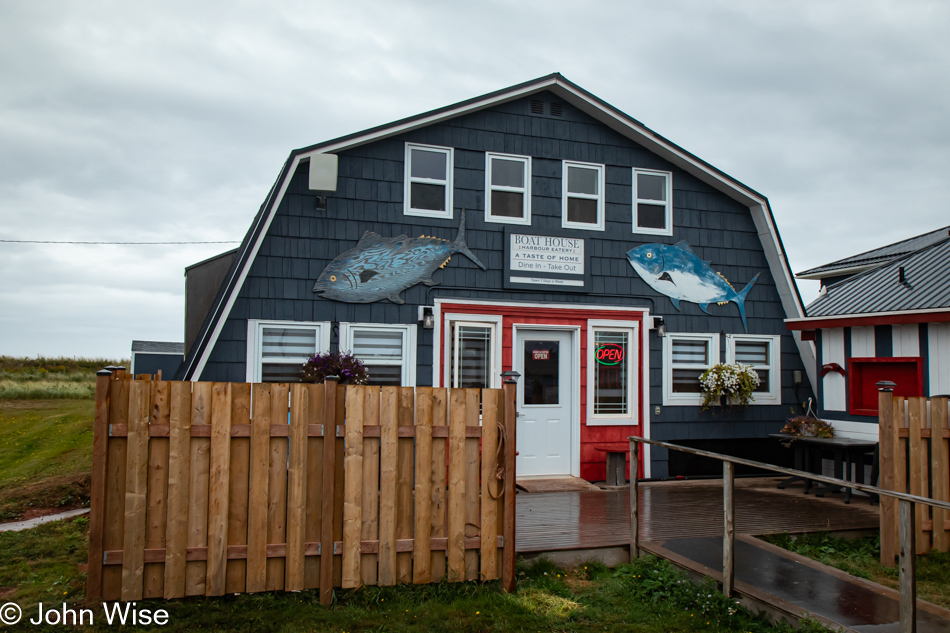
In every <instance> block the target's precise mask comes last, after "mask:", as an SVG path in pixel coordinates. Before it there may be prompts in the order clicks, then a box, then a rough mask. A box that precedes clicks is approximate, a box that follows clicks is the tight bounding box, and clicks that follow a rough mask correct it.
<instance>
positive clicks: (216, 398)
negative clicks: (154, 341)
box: [205, 382, 231, 596]
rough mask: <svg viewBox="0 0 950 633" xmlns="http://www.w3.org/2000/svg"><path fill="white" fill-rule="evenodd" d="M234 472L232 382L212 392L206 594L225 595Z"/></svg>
mask: <svg viewBox="0 0 950 633" xmlns="http://www.w3.org/2000/svg"><path fill="white" fill-rule="evenodd" d="M230 471H231V384H230V383H221V382H216V383H214V386H213V387H212V391H211V470H210V474H209V477H208V561H207V562H208V567H207V574H208V576H207V582H206V584H205V595H207V596H223V595H224V586H225V579H226V571H227V563H228V493H229V487H230Z"/></svg>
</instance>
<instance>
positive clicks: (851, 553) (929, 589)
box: [762, 534, 950, 609]
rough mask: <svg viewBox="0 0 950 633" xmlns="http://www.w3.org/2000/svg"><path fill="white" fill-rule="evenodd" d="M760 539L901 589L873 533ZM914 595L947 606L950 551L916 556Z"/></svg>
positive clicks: (782, 536) (895, 568) (948, 598)
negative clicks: (883, 561)
mask: <svg viewBox="0 0 950 633" xmlns="http://www.w3.org/2000/svg"><path fill="white" fill-rule="evenodd" d="M762 538H763V539H764V540H766V541H768V542H769V543H772V544H773V545H777V546H779V547H782V548H785V549H787V550H789V551H792V552H796V553H798V554H801V555H802V556H807V557H809V558H812V559H814V560H817V561H818V562H820V563H824V564H825V565H828V566H830V567H837V568H838V569H840V570H842V571H845V572H847V573H849V574H851V575H852V576H858V577H859V578H866V579H868V580H871V581H873V582H876V583H878V584H880V585H884V586H885V587H891V588H893V589H898V590H899V589H900V587H899V582H898V580H899V578H898V571H897V567H885V566H884V565H881V540H880V538H879V537H878V536H876V535H875V536H868V537H865V538H860V539H854V540H849V539H837V538H831V537H829V536H828V535H827V534H803V535H801V536H798V537H797V538H792V537H790V536H789V535H788V534H778V535H774V536H766V537H762ZM917 597H918V598H920V599H922V600H926V601H927V602H932V603H933V604H937V605H940V606H942V607H944V608H947V609H950V552H931V553H929V554H927V555H925V556H918V557H917Z"/></svg>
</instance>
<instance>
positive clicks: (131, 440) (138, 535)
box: [122, 380, 151, 601]
mask: <svg viewBox="0 0 950 633" xmlns="http://www.w3.org/2000/svg"><path fill="white" fill-rule="evenodd" d="M150 387H151V385H150V383H149V382H148V381H138V380H137V381H134V382H133V383H132V384H131V385H130V387H129V421H128V424H129V435H128V448H127V454H126V473H125V534H124V541H123V547H122V549H123V550H124V551H125V552H127V553H128V554H127V556H126V557H125V558H124V559H123V561H122V600H123V601H131V600H141V599H142V593H143V584H144V573H145V527H146V525H145V523H146V521H145V519H146V509H147V507H148V497H147V493H148V489H147V486H148V409H149V396H150V393H149V392H150Z"/></svg>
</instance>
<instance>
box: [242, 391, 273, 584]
mask: <svg viewBox="0 0 950 633" xmlns="http://www.w3.org/2000/svg"><path fill="white" fill-rule="evenodd" d="M270 388H271V385H269V384H264V383H262V384H256V385H254V387H253V395H252V398H251V400H252V401H253V405H252V406H253V408H254V411H253V414H252V416H251V438H250V440H251V445H250V456H249V457H250V462H249V464H250V465H249V471H250V476H249V481H248V512H247V561H246V562H247V583H246V590H247V591H248V593H256V592H258V591H264V590H265V589H266V588H267V583H266V580H267V510H268V495H269V491H270V480H269V474H270V467H269V466H270V441H271V440H270V426H271V417H270V402H271V395H270Z"/></svg>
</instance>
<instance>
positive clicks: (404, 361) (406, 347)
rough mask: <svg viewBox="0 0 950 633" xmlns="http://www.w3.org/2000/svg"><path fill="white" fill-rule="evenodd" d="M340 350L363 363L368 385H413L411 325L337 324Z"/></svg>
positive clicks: (413, 342) (414, 362)
mask: <svg viewBox="0 0 950 633" xmlns="http://www.w3.org/2000/svg"><path fill="white" fill-rule="evenodd" d="M340 350H342V351H345V352H351V353H352V354H353V355H354V356H355V357H356V358H358V359H360V360H361V361H362V362H363V366H364V367H366V373H367V374H368V375H369V384H371V385H394V386H401V387H414V386H415V384H416V361H415V350H416V326H415V325H377V324H375V323H341V324H340Z"/></svg>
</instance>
